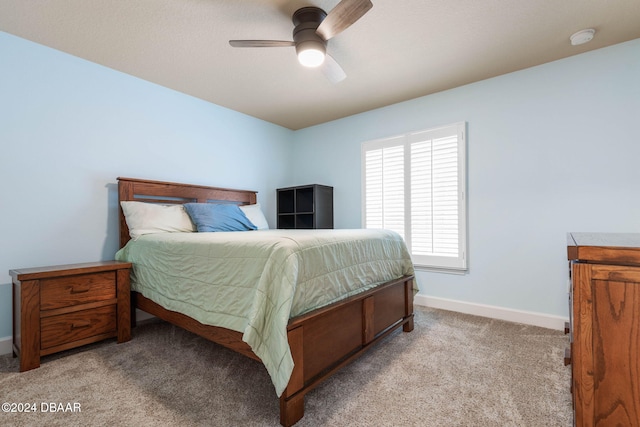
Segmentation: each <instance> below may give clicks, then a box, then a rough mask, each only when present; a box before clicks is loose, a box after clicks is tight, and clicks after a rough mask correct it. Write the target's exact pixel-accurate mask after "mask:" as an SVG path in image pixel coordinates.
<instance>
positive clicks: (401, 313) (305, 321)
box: [118, 178, 416, 426]
mask: <svg viewBox="0 0 640 427" xmlns="http://www.w3.org/2000/svg"><path fill="white" fill-rule="evenodd" d="M118 196H119V201H120V202H132V201H135V202H143V203H148V204H161V205H163V206H165V205H180V204H185V206H188V204H189V203H199V204H202V203H212V204H218V205H219V204H228V203H230V204H236V205H239V206H253V205H255V204H256V200H257V197H256V193H255V192H253V191H246V190H234V189H227V188H217V187H208V186H202V185H189V184H180V183H172V182H162V181H150V180H143V179H132V178H118ZM120 206H122V205H120ZM119 223H120V247H121V249H120V251H119V252H118V257H120V258H121V259H124V258H127V257H130V258H131V259H132V260H133V270H132V280H131V282H132V312H133V313H132V319H133V320H132V321H133V322H135V308H138V309H140V310H142V311H145V312H147V313H150V314H152V315H154V316H157V317H159V318H161V319H163V320H165V321H168V322H170V323H172V324H175V325H177V326H180V327H182V328H184V329H186V330H189V331H191V332H193V333H196V334H198V335H200V336H202V337H204V338H206V339H208V340H211V341H213V342H216V343H218V344H220V345H223V346H225V347H227V348H229V349H231V350H234V351H236V352H238V353H241V354H243V355H245V356H248V357H250V358H253V359H255V360H258V361H260V362H261V363H263V364H265V367H266V368H267V371H268V372H269V374H270V375H271V377H272V380H273V382H274V386H275V388H276V394H277V395H279V399H280V423H281V424H282V425H283V426H291V425H293V424H295V423H296V422H297V421H299V420H300V419H301V418H302V417H303V416H304V397H305V395H306V394H307V393H308V392H309V391H311V390H312V389H314V388H315V387H316V386H317V385H318V384H320V383H321V382H322V381H323V380H324V379H326V378H328V377H329V376H331V375H332V374H334V373H335V372H337V371H338V370H339V369H341V368H342V367H343V366H345V365H347V364H348V363H350V362H351V361H352V360H354V359H355V358H356V357H358V356H359V355H361V354H362V353H363V352H365V351H367V350H369V349H370V348H371V347H372V346H373V345H374V344H375V343H376V342H378V341H380V340H381V339H383V338H385V337H386V336H388V335H389V334H390V333H392V332H393V331H395V330H398V329H399V328H402V330H403V331H405V332H410V331H412V330H413V327H414V324H413V296H414V293H415V291H416V289H415V284H414V277H413V268H412V266H407V265H406V262H404V261H403V262H401V263H400V264H403V263H404V264H403V265H404V266H403V267H397V268H401V271H402V273H394V275H395V276H397V277H392V278H385V279H384V280H383V281H380V280H378V279H379V278H376V277H373V276H372V277H371V278H370V279H369V278H367V280H370V282H371V283H367V284H363V283H359V284H358V285H357V286H355V285H354V284H351V283H347V282H348V281H349V276H347V275H344V274H343V272H336V273H335V277H334V276H333V274H334V273H333V272H331V275H329V274H328V273H327V274H324V273H322V274H320V273H318V274H315V276H314V275H313V274H310V277H311V276H313V277H312V279H309V280H308V281H305V282H304V283H305V285H304V286H307V287H306V289H308V291H305V292H307V293H310V294H311V293H313V292H312V290H313V289H316V288H317V287H318V282H317V280H326V281H335V282H338V283H337V286H338V287H344V288H345V289H346V296H341V297H340V298H335V297H333V296H324V298H325V299H324V300H321V301H319V300H312V301H313V303H312V304H309V305H300V304H298V303H297V302H296V301H297V298H298V296H297V295H298V292H302V291H298V288H299V289H305V287H304V286H303V285H301V284H297V285H294V286H292V287H291V291H290V293H289V294H288V296H286V298H288V299H287V300H283V301H289V300H291V302H290V303H289V302H287V303H286V304H285V303H282V302H280V301H276V300H275V298H276V297H275V296H273V295H272V294H268V295H267V297H266V298H263V299H264V300H266V301H267V303H269V304H271V306H270V307H277V308H281V307H284V308H283V310H284V311H283V312H284V313H285V314H286V317H285V318H284V320H282V316H283V314H282V312H276V314H274V315H273V316H271V315H270V316H271V317H273V318H274V319H276V320H275V324H276V326H271V323H270V322H271V320H270V321H269V322H267V321H266V320H262V317H261V316H262V314H261V313H262V312H269V313H271V312H272V311H276V310H274V309H271V308H269V309H260V308H257V309H256V308H255V307H260V306H258V305H257V303H248V304H249V305H248V307H250V308H249V311H252V314H251V315H250V316H249V315H247V318H248V319H249V320H245V319H240V323H239V325H240V327H237V325H236V323H234V322H235V321H237V319H234V318H233V316H231V317H230V320H229V321H228V322H226V323H225V321H222V322H221V323H218V322H217V318H216V319H214V321H209V319H208V318H206V316H205V317H203V316H202V315H201V312H202V311H203V310H204V311H207V307H206V306H203V307H201V308H196V311H195V312H194V311H190V310H186V309H185V310H183V309H182V308H183V307H184V306H186V305H189V304H190V303H189V304H188V303H187V302H181V301H174V300H178V299H180V297H177V296H176V295H170V296H169V297H168V298H163V297H162V296H161V295H160V294H162V292H161V291H158V292H154V291H153V290H152V289H153V288H152V286H154V284H153V283H152V282H154V280H156V279H155V276H152V275H150V276H148V277H147V275H146V272H147V271H151V270H155V269H156V268H155V267H153V265H158V264H163V265H165V264H167V266H169V267H170V266H171V265H172V262H175V263H177V264H175V266H174V267H173V270H171V271H172V272H173V271H174V270H188V271H189V274H192V273H195V272H200V273H201V274H202V276H200V277H198V278H197V279H191V278H190V279H189V280H192V281H197V280H201V279H202V277H208V276H207V275H210V274H211V275H212V274H214V272H215V271H216V270H220V268H215V269H211V270H208V271H207V270H202V271H200V270H201V268H200V267H196V268H180V266H181V264H180V263H182V262H184V260H185V259H186V258H184V257H183V258H180V257H179V256H178V255H180V254H183V255H184V256H185V257H191V258H200V257H201V255H202V254H203V253H207V254H209V253H215V252H216V251H215V250H213V249H203V248H208V246H204V245H205V244H206V245H209V244H210V243H209V242H208V241H209V240H218V241H219V240H221V239H222V238H223V237H224V238H226V237H225V236H229V240H232V239H231V237H233V240H239V241H240V243H234V244H238V245H245V246H239V248H240V249H237V251H239V253H242V254H243V257H244V254H249V253H250V252H251V250H252V249H250V248H249V246H246V245H248V244H249V243H247V241H248V240H250V239H251V240H256V241H259V242H262V246H269V245H270V244H268V243H266V242H267V241H268V239H271V238H272V237H275V238H277V239H281V240H278V241H277V243H274V244H273V245H271V246H277V247H278V248H279V249H278V250H279V251H285V252H284V255H283V256H282V258H281V260H280V261H279V264H278V265H283V266H284V265H285V264H286V263H288V262H289V260H291V259H295V260H296V262H299V263H301V264H300V267H299V268H300V269H301V270H304V268H305V267H304V265H305V264H304V258H300V257H299V255H298V254H297V253H295V254H294V252H292V251H296V250H298V249H297V248H302V249H303V251H305V253H308V254H310V255H308V256H312V255H313V254H314V251H321V250H324V246H328V244H326V245H325V244H324V243H322V244H318V241H319V240H318V239H321V238H322V239H324V238H325V237H323V233H326V234H327V236H328V238H329V239H330V240H332V241H336V242H338V243H336V244H338V245H341V244H343V243H344V242H343V241H345V240H348V239H352V238H353V239H356V240H357V239H359V238H360V237H361V236H364V234H365V231H357V230H354V231H347V230H335V231H331V230H313V231H307V232H304V233H303V232H298V230H294V231H286V230H265V231H260V230H259V231H255V232H254V231H251V232H247V233H166V234H159V235H153V236H143V237H141V238H139V239H137V240H136V241H135V242H131V243H129V242H130V240H132V239H131V233H130V230H129V227H128V225H127V219H126V218H125V214H124V212H123V209H122V207H120V209H119ZM316 231H317V232H320V233H319V234H312V233H314V232H316ZM329 233H330V234H329ZM353 233H355V234H353ZM367 234H369V233H368V232H367ZM169 235H170V236H169ZM381 235H382V236H383V238H384V237H385V236H388V235H385V234H381ZM362 238H363V239H364V238H365V237H362ZM366 238H369V237H368V236H367V237H366ZM174 240H177V241H180V242H182V243H183V241H189V244H194V243H193V241H195V242H196V243H195V245H196V246H197V247H199V248H200V249H198V250H199V252H194V250H195V249H191V248H190V249H188V250H177V249H176V250H174V249H167V248H173V246H168V245H169V244H176V243H174ZM205 240H206V241H207V242H206V243H205ZM307 242H312V244H311V245H310V246H309V248H308V249H304V248H305V246H304V245H306V244H307ZM182 243H180V244H182ZM211 244H213V243H211ZM198 245H199V246H198ZM402 246H404V245H402ZM133 247H138V249H137V251H138V252H134V251H133V250H132V249H131V248H133ZM154 247H155V248H164V249H163V250H164V253H165V257H164V258H161V260H160V261H155V263H156V264H152V263H151V262H150V263H149V264H150V265H152V267H150V268H148V266H147V265H146V263H145V260H146V258H145V257H150V256H151V255H150V254H152V253H153V252H149V251H153V250H154V249H153V248H154ZM140 248H142V249H140ZM369 248H370V247H369V246H363V251H364V252H366V253H368V251H369ZM371 248H373V249H371V252H372V254H373V253H377V252H376V251H377V249H375V247H371ZM145 250H146V251H147V252H145ZM229 250H232V251H233V250H236V249H228V248H224V251H225V253H228V252H229ZM381 250H383V251H385V252H384V253H385V254H388V253H390V252H388V251H389V250H390V249H389V248H388V247H386V246H385V247H383V249H381ZM405 250H406V248H405ZM287 251H288V252H287ZM161 252H162V251H161ZM167 254H169V255H167ZM174 254H176V255H175V256H174ZM194 254H195V255H194ZM136 256H137V257H138V258H136ZM207 256H208V255H207ZM247 256H248V255H247ZM276 256H277V253H276V252H273V253H270V254H269V256H264V257H263V258H265V259H267V258H268V259H267V260H266V261H264V262H265V263H269V262H271V261H272V260H273V259H276V260H277V259H278V258H276ZM385 256H386V255H385ZM317 257H319V258H317V259H320V260H325V261H323V262H326V263H327V264H328V265H329V264H331V263H332V262H337V261H331V259H330V258H331V256H330V255H327V254H326V253H324V252H318V254H317ZM341 257H342V256H338V257H336V256H334V258H341ZM394 257H395V255H391V256H390V258H394ZM136 259H137V260H139V262H136ZM256 259H258V258H256ZM299 259H302V261H299ZM214 262H217V261H214ZM260 262H262V261H259V260H252V261H251V263H250V264H249V263H246V262H245V264H244V265H246V266H251V267H252V268H253V267H254V266H257V264H259V263H260ZM321 264H322V263H321ZM409 264H410V260H409ZM217 265H218V266H219V265H220V264H217ZM239 265H240V264H239ZM265 265H266V264H265ZM312 265H313V266H315V267H314V268H317V267H318V262H317V261H314V262H313V263H312ZM320 267H323V265H320ZM203 268H204V267H203ZM232 268H233V271H234V272H235V271H236V270H239V269H240V268H239V267H237V266H235V265H232ZM256 268H258V267H256ZM260 268H262V267H260ZM308 268H309V267H307V269H308ZM327 268H328V267H327ZM367 268H369V267H367ZM287 269H291V267H287V268H286V269H285V268H284V267H283V268H282V270H283V274H284V275H285V276H287V275H289V274H290V273H289V272H288V270H287ZM293 269H294V270H297V269H298V264H295V266H294V267H293ZM222 270H224V269H222ZM247 270H251V268H247ZM225 271H227V273H226V274H230V275H231V276H232V278H231V279H230V280H232V281H233V280H238V282H239V286H238V289H243V286H245V285H244V284H242V285H240V282H241V281H242V280H244V279H243V278H242V277H241V275H238V276H237V279H236V275H235V273H233V274H232V273H231V271H232V270H229V269H227V270H225ZM367 271H369V270H367ZM394 271H396V270H394ZM397 271H400V270H397ZM185 274H186V273H185V271H180V272H175V276H173V273H171V274H169V275H168V277H175V280H176V283H182V281H184V280H186V279H185V278H184V277H185ZM296 274H297V271H296ZM387 274H388V273H387ZM287 277H289V276H287ZM296 277H297V276H296ZM157 280H158V282H161V281H162V280H160V279H159V278H158V279H157ZM287 280H288V279H287ZM313 280H315V282H313ZM266 282H269V280H267V281H266ZM307 282H309V283H310V284H309V285H307V284H306V283H307ZM265 286H269V283H266V284H265ZM170 287H171V286H168V287H166V288H170ZM176 287H177V286H176ZM197 292H199V291H197ZM260 292H263V291H262V290H261V291H260ZM269 292H271V291H269ZM185 294H186V293H185ZM322 294H323V295H324V294H331V292H322ZM217 295H218V296H220V294H217ZM224 295H226V294H224ZM294 296H295V298H294ZM198 297H199V301H202V300H206V298H204V297H202V295H198ZM278 298H279V297H278ZM261 301H262V300H261ZM251 304H254V305H251ZM261 304H262V303H261ZM231 305H240V306H242V303H240V302H238V303H235V302H234V304H231ZM198 310H200V311H198ZM280 311H282V310H280ZM194 313H195V314H194ZM256 319H258V320H256ZM278 319H279V320H278ZM256 321H257V322H258V323H260V322H262V323H269V326H267V327H268V328H271V329H272V330H273V331H275V332H274V333H273V334H271V333H266V335H267V336H269V337H270V336H271V335H274V336H275V335H277V334H278V331H280V330H281V331H282V336H283V340H284V348H285V349H284V356H282V357H281V358H280V359H279V358H278V357H279V356H278V355H279V354H280V353H278V351H280V350H279V349H280V347H279V346H278V345H275V346H274V347H273V348H275V349H276V350H272V348H271V347H269V349H268V351H265V350H264V349H262V346H261V345H257V344H256V342H257V341H256V339H255V337H254V338H253V339H252V337H251V332H252V331H253V329H255V327H254V323H255V322H256ZM247 322H248V323H247ZM278 322H281V323H282V322H284V323H282V325H281V326H277V325H278ZM221 325H224V326H221ZM225 326H229V327H225ZM243 328H244V329H243ZM241 331H243V332H241ZM262 334H263V335H265V333H264V332H262ZM263 335H260V337H259V338H258V339H260V340H262V339H263V338H264V337H263ZM276 341H277V340H276ZM248 342H249V343H251V344H252V345H249V344H248ZM254 349H255V350H254ZM274 351H275V353H274ZM398 351H399V352H401V351H402V349H398ZM273 354H276V356H278V357H275V358H274V357H272V356H271V355H273ZM259 355H261V356H262V357H260V356H259ZM272 359H273V360H272ZM283 361H284V362H283ZM287 361H290V368H287V363H286V362H287ZM274 364H275V365H277V366H276V367H274V366H273V365H274ZM280 365H283V366H284V368H283V369H282V372H280V371H278V369H280V368H281V366H280ZM274 375H275V376H274Z"/></svg>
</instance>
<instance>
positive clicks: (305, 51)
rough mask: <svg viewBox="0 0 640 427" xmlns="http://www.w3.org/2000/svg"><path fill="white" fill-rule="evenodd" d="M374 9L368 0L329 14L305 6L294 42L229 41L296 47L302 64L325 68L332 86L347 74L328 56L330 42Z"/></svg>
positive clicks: (296, 17) (347, 0)
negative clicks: (328, 43)
mask: <svg viewBox="0 0 640 427" xmlns="http://www.w3.org/2000/svg"><path fill="white" fill-rule="evenodd" d="M372 7H373V4H372V3H371V1H369V0H342V1H341V2H340V3H338V4H337V5H336V6H335V7H334V8H333V9H331V10H330V11H329V13H326V12H325V11H324V10H322V9H320V8H319V7H312V6H310V7H303V8H300V9H298V10H296V11H295V12H294V13H293V17H292V21H293V25H294V29H293V41H285V40H229V44H230V45H231V46H233V47H286V46H295V48H296V53H297V55H298V61H299V62H300V64H302V65H304V66H306V67H319V66H322V68H321V69H322V72H323V73H324V74H325V76H326V77H327V79H329V81H331V82H332V83H338V82H340V81H342V80H344V79H345V78H346V77H347V75H346V74H345V72H344V70H343V69H342V67H340V65H339V64H338V63H337V62H336V61H335V59H333V57H331V55H329V54H327V41H328V40H329V39H331V38H332V37H334V36H336V35H338V34H339V33H341V32H342V31H344V30H346V29H347V28H348V27H350V26H351V25H352V24H353V23H354V22H356V21H357V20H358V19H360V18H361V17H362V16H363V15H364V14H365V13H367V12H368V11H369V9H371V8H372Z"/></svg>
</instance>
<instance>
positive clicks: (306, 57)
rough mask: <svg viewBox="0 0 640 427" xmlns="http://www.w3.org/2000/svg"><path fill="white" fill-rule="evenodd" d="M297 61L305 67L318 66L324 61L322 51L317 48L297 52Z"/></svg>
mask: <svg viewBox="0 0 640 427" xmlns="http://www.w3.org/2000/svg"><path fill="white" fill-rule="evenodd" d="M298 62H300V64H301V65H304V66H305V67H310V68H314V67H319V66H320V65H322V63H323V62H324V52H323V51H321V50H318V49H304V50H301V51H299V52H298Z"/></svg>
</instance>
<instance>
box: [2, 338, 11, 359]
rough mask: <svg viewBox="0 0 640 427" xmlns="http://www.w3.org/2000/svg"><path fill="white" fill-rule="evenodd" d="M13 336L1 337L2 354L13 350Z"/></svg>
mask: <svg viewBox="0 0 640 427" xmlns="http://www.w3.org/2000/svg"><path fill="white" fill-rule="evenodd" d="M11 338H12V337H11V336H8V337H2V338H0V355H3V354H9V353H11V352H13V345H12V344H13V343H12V341H13V340H12V339H11Z"/></svg>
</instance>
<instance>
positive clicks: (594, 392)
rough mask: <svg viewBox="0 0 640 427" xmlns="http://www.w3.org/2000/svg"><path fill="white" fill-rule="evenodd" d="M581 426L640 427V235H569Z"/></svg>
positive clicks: (573, 359)
mask: <svg viewBox="0 0 640 427" xmlns="http://www.w3.org/2000/svg"><path fill="white" fill-rule="evenodd" d="M567 246H568V258H569V261H570V262H571V279H572V280H571V294H570V295H571V297H570V301H571V303H570V306H571V316H570V318H571V322H570V328H569V329H570V332H571V353H570V356H569V358H568V362H569V363H571V365H572V369H571V372H572V393H573V406H574V411H575V425H576V426H578V427H582V426H640V233H639V234H615V233H569V235H568V242H567Z"/></svg>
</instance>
